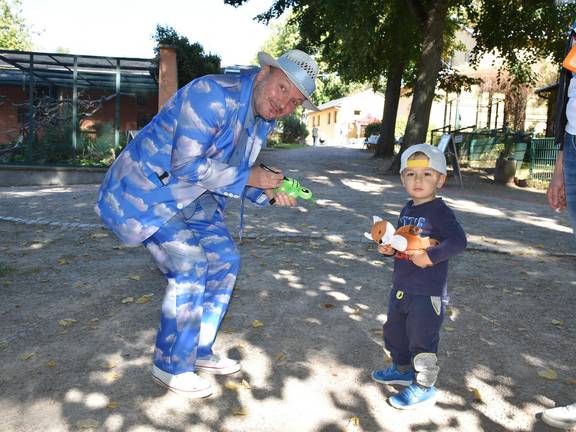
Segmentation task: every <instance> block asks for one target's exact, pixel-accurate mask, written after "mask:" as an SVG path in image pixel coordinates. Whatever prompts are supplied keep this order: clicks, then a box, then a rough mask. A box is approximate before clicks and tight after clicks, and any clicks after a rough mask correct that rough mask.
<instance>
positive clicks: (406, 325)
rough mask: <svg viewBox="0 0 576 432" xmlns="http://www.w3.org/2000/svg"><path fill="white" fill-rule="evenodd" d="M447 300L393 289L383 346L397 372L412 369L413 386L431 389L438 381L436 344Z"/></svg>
mask: <svg viewBox="0 0 576 432" xmlns="http://www.w3.org/2000/svg"><path fill="white" fill-rule="evenodd" d="M447 303H448V298H447V297H444V298H442V297H439V296H438V297H431V296H426V295H418V294H410V293H406V292H404V291H399V290H396V289H393V290H392V291H391V293H390V302H389V305H388V319H387V321H386V323H385V324H384V346H385V347H386V349H387V350H388V351H389V352H390V355H391V356H392V360H393V361H394V363H395V364H396V365H398V366H400V368H402V366H409V365H412V367H413V368H414V372H415V374H416V382H417V383H418V384H420V385H422V386H425V387H431V386H433V385H434V383H435V382H436V378H437V377H438V371H439V369H440V368H439V367H438V358H437V356H436V353H437V352H438V342H439V341H440V328H441V326H442V321H443V320H444V313H445V310H446V305H447Z"/></svg>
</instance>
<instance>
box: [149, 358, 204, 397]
mask: <svg viewBox="0 0 576 432" xmlns="http://www.w3.org/2000/svg"><path fill="white" fill-rule="evenodd" d="M152 378H154V381H156V382H157V383H158V384H160V385H161V386H164V387H166V388H167V389H168V390H171V391H173V392H175V393H178V394H182V395H186V396H187V397H190V398H203V397H207V396H210V395H211V394H212V392H213V391H214V390H213V389H212V386H211V385H210V383H209V382H208V381H206V380H205V379H204V378H202V377H199V376H198V375H196V374H195V373H194V372H184V373H181V374H178V375H172V374H169V373H168V372H164V371H163V370H162V369H160V368H158V367H156V366H154V367H153V368H152Z"/></svg>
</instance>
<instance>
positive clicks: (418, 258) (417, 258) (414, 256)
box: [406, 250, 434, 268]
mask: <svg viewBox="0 0 576 432" xmlns="http://www.w3.org/2000/svg"><path fill="white" fill-rule="evenodd" d="M406 255H408V256H409V257H410V261H412V262H413V263H414V265H417V266H418V267H420V268H426V267H431V266H433V265H434V263H433V262H432V261H431V260H430V257H429V256H428V254H427V253H426V251H423V250H410V251H406Z"/></svg>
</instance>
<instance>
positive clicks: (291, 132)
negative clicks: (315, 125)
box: [280, 115, 308, 143]
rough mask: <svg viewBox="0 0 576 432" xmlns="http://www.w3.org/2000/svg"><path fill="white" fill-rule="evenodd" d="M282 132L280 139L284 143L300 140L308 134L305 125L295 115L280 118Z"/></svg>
mask: <svg viewBox="0 0 576 432" xmlns="http://www.w3.org/2000/svg"><path fill="white" fill-rule="evenodd" d="M280 123H281V128H282V134H281V136H280V139H281V141H282V142H284V143H295V142H302V141H304V139H305V138H306V136H307V135H308V129H306V125H305V124H304V123H303V122H301V121H300V120H299V119H298V118H297V117H296V116H295V115H289V116H286V117H284V118H282V119H281V120H280Z"/></svg>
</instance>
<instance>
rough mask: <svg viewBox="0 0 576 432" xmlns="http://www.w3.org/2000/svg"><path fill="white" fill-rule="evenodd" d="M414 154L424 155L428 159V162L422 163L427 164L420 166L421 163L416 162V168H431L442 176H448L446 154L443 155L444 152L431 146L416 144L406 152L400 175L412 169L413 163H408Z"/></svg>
mask: <svg viewBox="0 0 576 432" xmlns="http://www.w3.org/2000/svg"><path fill="white" fill-rule="evenodd" d="M414 153H424V154H425V155H426V156H427V157H428V160H427V161H422V162H425V164H420V163H419V162H421V161H414V163H413V165H414V166H421V167H430V168H432V169H435V170H436V171H438V172H439V173H440V174H444V175H446V158H445V157H444V153H442V150H440V149H439V148H438V147H435V146H433V145H430V144H415V145H412V146H410V147H408V148H407V149H406V150H404V153H402V157H401V158H400V173H402V171H404V170H405V169H406V168H409V167H410V162H412V161H408V159H409V158H410V156H412V155H413V154H414Z"/></svg>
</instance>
